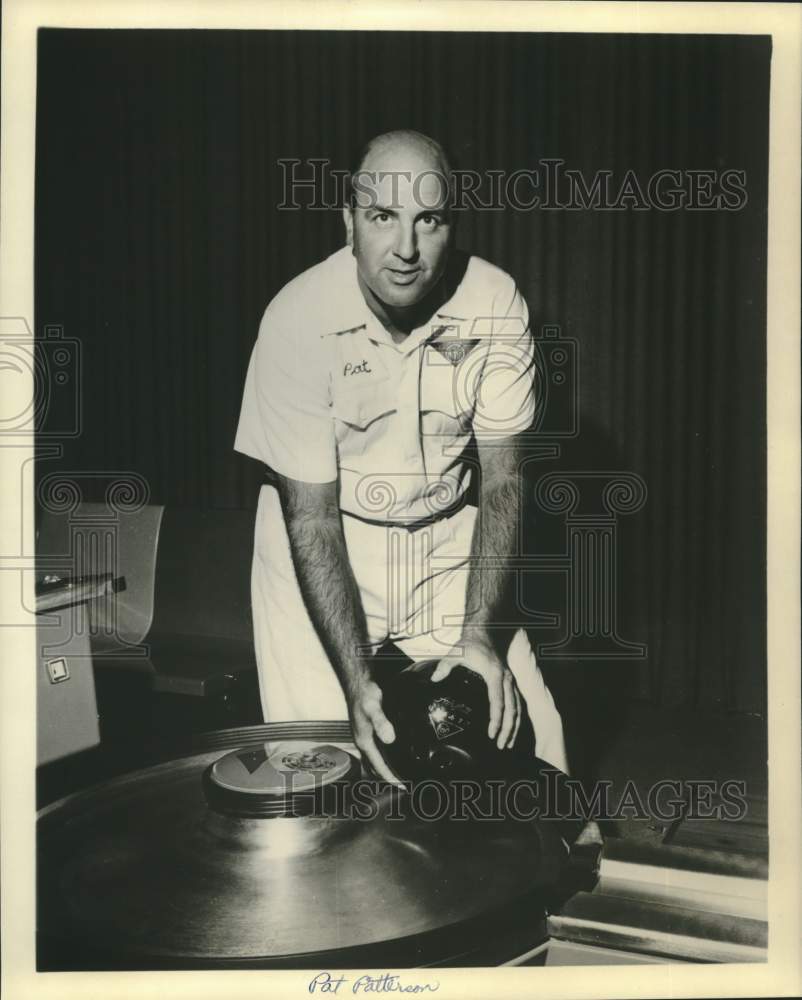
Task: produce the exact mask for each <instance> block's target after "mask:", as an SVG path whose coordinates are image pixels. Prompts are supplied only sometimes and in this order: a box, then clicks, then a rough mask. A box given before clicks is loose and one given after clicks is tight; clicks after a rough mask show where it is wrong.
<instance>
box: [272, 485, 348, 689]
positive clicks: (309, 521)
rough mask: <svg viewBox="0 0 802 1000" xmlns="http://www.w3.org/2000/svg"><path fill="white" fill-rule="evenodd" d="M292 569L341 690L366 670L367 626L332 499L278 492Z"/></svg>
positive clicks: (338, 517)
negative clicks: (307, 501)
mask: <svg viewBox="0 0 802 1000" xmlns="http://www.w3.org/2000/svg"><path fill="white" fill-rule="evenodd" d="M282 502H283V506H284V518H285V522H286V525H287V534H288V536H289V540H290V551H291V553H292V560H293V565H294V567H295V574H296V577H297V578H298V583H299V586H300V589H301V594H302V595H303V598H304V602H305V604H306V607H307V610H308V612H309V617H310V619H311V621H312V624H313V625H314V627H315V630H316V632H317V634H318V637H319V638H320V641H321V644H322V645H323V648H324V649H325V651H326V653H327V655H328V657H329V659H330V661H331V664H332V666H333V667H334V670H335V671H336V673H337V676H338V677H339V678H340V682H341V683H342V685H343V687H344V689H345V690H346V693H348V692H349V691H353V690H354V688H355V686H357V685H358V684H359V682H360V681H361V680H363V679H364V678H365V677H366V676H367V671H368V667H367V660H366V658H365V652H366V650H367V641H368V640H367V627H366V623H365V614H364V611H363V609H362V599H361V597H360V594H359V589H358V587H357V584H356V580H355V579H354V574H353V570H352V569H351V564H350V561H349V559H348V551H347V549H346V545H345V538H344V536H343V530H342V523H341V521H340V514H339V511H338V510H337V508H336V505H332V506H331V507H329V508H327V509H326V510H324V511H321V510H320V509H316V510H314V511H312V510H309V509H307V508H306V507H305V505H304V504H303V502H302V500H299V498H298V497H297V496H287V495H286V494H283V495H282Z"/></svg>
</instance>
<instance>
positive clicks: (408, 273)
mask: <svg viewBox="0 0 802 1000" xmlns="http://www.w3.org/2000/svg"><path fill="white" fill-rule="evenodd" d="M387 270H388V271H389V272H390V277H391V280H392V281H394V282H395V283H396V284H397V285H411V284H412V282H413V281H414V280H415V278H416V277H417V275H419V274H420V268H419V267H413V268H409V269H408V270H403V269H401V268H396V267H389V268H388V269H387Z"/></svg>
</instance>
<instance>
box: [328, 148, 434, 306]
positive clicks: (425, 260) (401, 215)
mask: <svg viewBox="0 0 802 1000" xmlns="http://www.w3.org/2000/svg"><path fill="white" fill-rule="evenodd" d="M442 170H443V168H442V167H441V166H440V165H439V163H438V162H437V161H436V160H435V159H433V158H432V157H430V156H427V155H426V153H425V152H424V153H421V152H419V151H417V150H411V149H408V148H405V147H404V146H399V145H395V146H391V147H389V148H385V149H383V150H381V151H378V152H375V153H371V154H370V155H369V156H368V158H367V159H366V161H365V163H364V164H363V165H362V169H361V172H360V174H359V175H358V176H357V177H356V206H355V207H354V208H347V209H345V211H344V218H345V226H346V232H347V235H348V242H349V243H350V244H351V247H352V248H353V254H354V256H355V257H356V261H357V267H358V269H359V274H360V277H361V279H362V282H363V284H364V285H366V286H367V287H368V289H370V291H371V292H372V293H373V294H374V295H375V296H376V297H377V298H378V299H379V300H381V302H383V303H385V304H386V305H388V306H391V307H393V308H395V309H403V308H405V307H409V306H414V305H417V303H419V302H420V301H421V300H422V299H423V298H424V297H425V296H426V295H427V294H428V293H429V292H430V291H431V290H432V289H433V288H434V286H435V285H436V284H437V282H438V280H439V279H440V276H441V275H442V273H443V270H444V269H445V266H446V261H447V259H448V252H449V249H450V243H451V229H452V227H451V220H450V217H449V213H448V189H447V186H446V184H445V182H444V179H443V176H442Z"/></svg>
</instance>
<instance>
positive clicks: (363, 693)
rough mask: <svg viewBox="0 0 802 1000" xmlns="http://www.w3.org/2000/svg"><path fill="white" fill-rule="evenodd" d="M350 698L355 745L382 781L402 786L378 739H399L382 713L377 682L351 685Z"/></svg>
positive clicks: (347, 693) (386, 740)
mask: <svg viewBox="0 0 802 1000" xmlns="http://www.w3.org/2000/svg"><path fill="white" fill-rule="evenodd" d="M346 698H347V700H348V708H349V711H350V713H351V729H352V731H353V734H354V743H356V745H357V747H358V748H359V750H360V751H361V753H363V754H364V755H365V756H366V757H367V759H368V761H369V762H370V765H371V767H372V768H373V770H374V771H375V772H376V773H377V774H378V775H379V777H380V778H383V779H384V780H385V781H389V782H391V783H392V784H393V785H401V781H399V779H398V778H397V777H396V776H395V775H394V774H393V772H392V771H391V770H390V768H389V767H388V766H387V764H386V763H385V761H384V758H383V757H382V755H381V751H380V750H379V748H378V747H377V746H376V740H375V738H374V737H376V736H378V737H379V739H380V740H381V741H382V743H392V742H393V741H394V740H395V729H393V724H392V723H391V722H390V720H389V719H388V718H387V716H386V715H385V714H384V712H383V711H382V692H381V688H380V687H379V685H378V684H376V683H375V681H372V680H370V679H368V678H363V679H361V680H358V681H356V682H355V683H354V684H353V685H348V690H347V691H346Z"/></svg>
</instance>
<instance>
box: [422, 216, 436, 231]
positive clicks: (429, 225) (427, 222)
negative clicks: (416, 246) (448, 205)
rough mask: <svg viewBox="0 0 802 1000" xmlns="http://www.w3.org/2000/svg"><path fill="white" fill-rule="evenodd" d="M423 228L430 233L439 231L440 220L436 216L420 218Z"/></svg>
mask: <svg viewBox="0 0 802 1000" xmlns="http://www.w3.org/2000/svg"><path fill="white" fill-rule="evenodd" d="M420 222H421V226H422V227H423V228H424V229H425V230H427V231H428V232H432V230H434V229H437V227H438V226H439V225H440V220H439V219H438V217H437V216H436V215H422V216H421V217H420Z"/></svg>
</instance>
